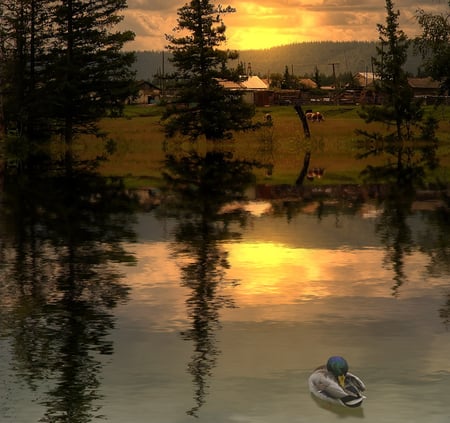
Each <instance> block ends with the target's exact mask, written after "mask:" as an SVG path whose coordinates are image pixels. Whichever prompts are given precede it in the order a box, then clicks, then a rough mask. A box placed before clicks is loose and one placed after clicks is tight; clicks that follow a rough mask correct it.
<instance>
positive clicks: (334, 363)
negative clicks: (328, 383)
mask: <svg viewBox="0 0 450 423" xmlns="http://www.w3.org/2000/svg"><path fill="white" fill-rule="evenodd" d="M327 370H328V371H329V372H330V373H332V374H333V375H334V376H336V377H337V380H338V381H339V384H340V385H341V386H342V387H343V386H344V382H345V375H346V374H347V372H348V364H347V361H345V358H343V357H340V356H333V357H330V358H329V359H328V361H327Z"/></svg>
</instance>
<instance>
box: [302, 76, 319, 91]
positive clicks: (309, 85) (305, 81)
mask: <svg viewBox="0 0 450 423" xmlns="http://www.w3.org/2000/svg"><path fill="white" fill-rule="evenodd" d="M298 82H299V83H300V86H301V87H302V88H303V89H304V90H314V89H316V88H317V84H316V83H315V82H314V81H313V80H312V79H311V78H300V79H299V81H298Z"/></svg>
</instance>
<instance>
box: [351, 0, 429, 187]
mask: <svg viewBox="0 0 450 423" xmlns="http://www.w3.org/2000/svg"><path fill="white" fill-rule="evenodd" d="M386 11H387V16H386V23H385V25H382V24H378V32H379V41H380V43H379V45H378V46H377V53H378V57H377V58H375V59H374V68H375V73H376V75H377V76H378V78H379V79H378V80H376V81H375V91H376V95H377V97H378V98H379V99H381V102H382V104H381V105H374V106H366V107H365V108H364V110H363V112H362V113H361V116H362V117H363V118H364V119H365V121H366V122H367V123H371V122H381V123H384V124H385V125H386V133H380V132H369V131H367V130H359V131H357V133H358V134H360V135H363V137H364V141H365V142H364V143H362V148H363V150H364V151H363V153H361V154H360V155H359V157H360V158H365V157H368V156H371V155H385V156H386V157H387V161H388V164H386V165H384V166H381V167H370V166H369V167H368V168H367V169H366V174H367V175H368V176H369V177H370V178H377V179H380V178H381V179H385V180H394V181H395V182H397V183H409V182H411V181H412V180H413V179H414V178H415V177H417V176H420V175H422V173H423V166H424V165H428V166H435V165H436V159H435V150H436V146H437V140H436V137H435V129H436V124H437V123H436V121H435V120H434V119H433V118H427V119H426V120H424V111H423V108H422V107H421V103H420V101H419V100H416V99H414V96H413V92H412V89H411V88H410V86H409V84H408V78H407V73H406V72H405V71H404V69H403V67H404V64H405V62H406V59H407V53H408V48H409V45H410V40H409V39H408V38H407V36H406V35H405V33H404V32H403V31H402V30H401V29H400V28H399V22H398V20H399V16H400V12H398V11H394V4H393V2H392V1H391V0H386ZM417 153H421V154H417ZM392 158H394V160H392Z"/></svg>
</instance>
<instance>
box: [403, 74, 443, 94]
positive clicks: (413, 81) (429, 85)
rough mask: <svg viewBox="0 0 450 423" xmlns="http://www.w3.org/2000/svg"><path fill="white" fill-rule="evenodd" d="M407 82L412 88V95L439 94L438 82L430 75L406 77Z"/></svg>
mask: <svg viewBox="0 0 450 423" xmlns="http://www.w3.org/2000/svg"><path fill="white" fill-rule="evenodd" d="M408 84H409V86H410V87H411V89H412V90H413V93H414V97H429V96H431V97H436V96H438V95H439V94H440V92H439V87H440V82H439V81H435V80H434V79H433V78H431V77H427V78H408Z"/></svg>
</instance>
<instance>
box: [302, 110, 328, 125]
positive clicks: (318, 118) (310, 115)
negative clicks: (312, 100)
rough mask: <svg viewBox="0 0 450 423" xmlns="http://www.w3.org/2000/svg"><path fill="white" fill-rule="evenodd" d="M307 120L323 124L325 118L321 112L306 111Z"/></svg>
mask: <svg viewBox="0 0 450 423" xmlns="http://www.w3.org/2000/svg"><path fill="white" fill-rule="evenodd" d="M305 115H306V119H308V120H311V121H313V122H322V121H324V120H325V119H324V117H323V115H322V113H320V112H313V111H309V110H307V111H306V114H305Z"/></svg>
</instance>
